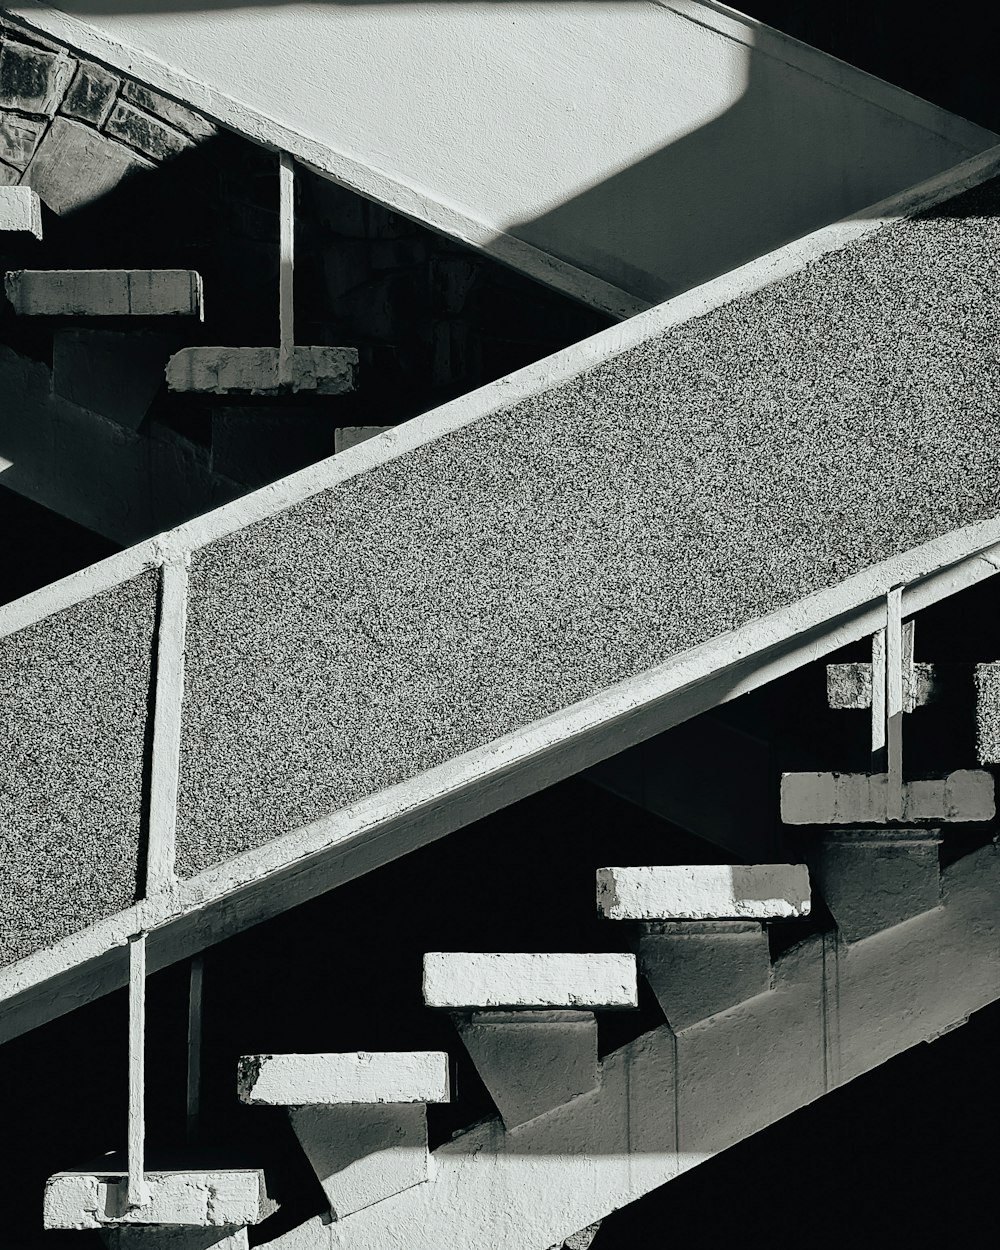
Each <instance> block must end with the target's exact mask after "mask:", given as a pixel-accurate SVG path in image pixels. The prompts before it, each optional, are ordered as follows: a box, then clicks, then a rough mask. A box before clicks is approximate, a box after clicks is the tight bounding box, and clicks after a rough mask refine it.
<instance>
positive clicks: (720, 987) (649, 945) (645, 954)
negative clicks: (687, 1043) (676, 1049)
mask: <svg viewBox="0 0 1000 1250" xmlns="http://www.w3.org/2000/svg"><path fill="white" fill-rule="evenodd" d="M639 968H640V970H641V972H642V974H643V976H644V977H645V978H646V980H647V981H648V982H649V986H650V988H651V989H652V991H653V993H654V994H655V995H656V999H657V1002H659V1004H660V1007H661V1008H662V1009H663V1014H664V1015H665V1016H666V1017H667V1023H668V1024H669V1025H670V1027H671V1028H672V1029H673V1031H674V1032H675V1033H679V1032H681V1030H683V1029H687V1028H690V1027H691V1025H694V1024H700V1023H701V1021H703V1020H709V1019H711V1018H712V1017H713V1016H716V1015H718V1014H719V1012H721V1011H726V1010H727V1009H728V1008H730V1007H735V1006H736V1005H737V1003H742V1002H745V1001H746V1000H747V999H749V998H756V996H757V995H758V994H764V993H766V992H767V991H768V990H770V989H771V986H772V982H771V956H770V951H769V949H768V941H767V931H766V930H765V928H764V926H763V924H761V923H759V922H753V921H740V920H728V921H725V920H720V921H715V922H706V921H675V922H670V923H666V924H650V925H646V926H645V933H644V934H643V936H642V938H641V939H640V943H639Z"/></svg>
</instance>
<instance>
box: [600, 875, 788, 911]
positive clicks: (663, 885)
mask: <svg viewBox="0 0 1000 1250" xmlns="http://www.w3.org/2000/svg"><path fill="white" fill-rule="evenodd" d="M597 910H598V911H599V912H600V913H601V915H602V916H605V917H607V919H608V920H777V919H787V918H789V917H792V916H808V915H809V870H808V868H807V867H806V866H805V864H735V865H724V864H674V865H662V866H657V867H650V868H598V870H597Z"/></svg>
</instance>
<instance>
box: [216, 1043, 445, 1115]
mask: <svg viewBox="0 0 1000 1250" xmlns="http://www.w3.org/2000/svg"><path fill="white" fill-rule="evenodd" d="M238 1087H239V1094H240V1099H241V1100H242V1101H243V1102H245V1103H251V1104H254V1105H265V1106H289V1107H304V1106H332V1105H338V1104H357V1103H439V1102H448V1101H449V1099H450V1093H449V1084H448V1055H447V1054H446V1053H445V1052H444V1051H438V1050H415V1051H376V1052H370V1051H348V1052H342V1053H333V1052H329V1053H321V1054H288V1055H244V1056H243V1057H242V1058H241V1059H240V1063H239V1079H238Z"/></svg>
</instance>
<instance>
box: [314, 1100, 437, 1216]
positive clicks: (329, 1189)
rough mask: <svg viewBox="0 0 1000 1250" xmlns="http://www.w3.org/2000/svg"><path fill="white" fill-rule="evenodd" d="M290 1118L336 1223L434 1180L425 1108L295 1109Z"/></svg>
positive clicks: (390, 1105)
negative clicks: (431, 1179) (428, 1147)
mask: <svg viewBox="0 0 1000 1250" xmlns="http://www.w3.org/2000/svg"><path fill="white" fill-rule="evenodd" d="M289 1116H290V1117H291V1121H292V1128H293V1129H294V1130H295V1134H296V1136H297V1137H298V1139H299V1142H300V1144H301V1146H302V1149H303V1150H304V1151H305V1154H306V1157H307V1158H308V1160H309V1162H310V1164H311V1165H312V1169H313V1171H314V1172H315V1173H316V1176H317V1179H318V1180H319V1183H320V1184H321V1185H322V1186H323V1192H324V1193H325V1194H326V1196H327V1199H328V1201H329V1203H330V1210H331V1211H332V1213H333V1215H334V1217H335V1218H336V1219H338V1220H342V1219H345V1218H346V1217H347V1216H349V1215H353V1214H354V1213H355V1212H356V1211H362V1210H364V1208H365V1207H370V1206H372V1205H373V1204H374V1203H376V1202H381V1201H382V1199H383V1198H391V1197H392V1196H393V1194H398V1193H401V1192H402V1191H403V1190H404V1189H410V1188H411V1187H412V1186H414V1185H420V1184H423V1182H424V1181H426V1180H427V1179H428V1177H429V1175H430V1156H429V1154H428V1150H427V1108H426V1106H425V1105H424V1104H423V1103H381V1104H377V1105H371V1104H365V1103H353V1104H352V1103H348V1104H343V1105H340V1106H311V1107H292V1108H291V1109H290V1110H289Z"/></svg>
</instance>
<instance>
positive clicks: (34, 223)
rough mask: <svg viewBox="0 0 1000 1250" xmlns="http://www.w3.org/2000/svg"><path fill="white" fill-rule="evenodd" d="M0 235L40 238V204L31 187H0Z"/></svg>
mask: <svg viewBox="0 0 1000 1250" xmlns="http://www.w3.org/2000/svg"><path fill="white" fill-rule="evenodd" d="M0 234H33V235H34V236H35V238H36V239H40V238H41V237H42V203H41V200H39V198H38V196H37V195H36V194H35V192H34V191H32V189H31V187H0Z"/></svg>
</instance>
